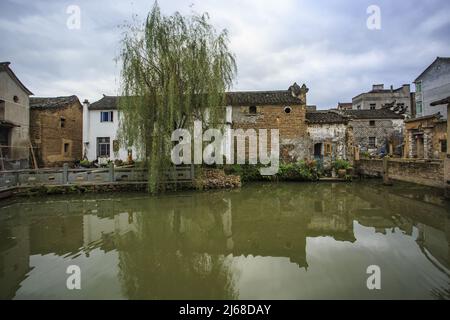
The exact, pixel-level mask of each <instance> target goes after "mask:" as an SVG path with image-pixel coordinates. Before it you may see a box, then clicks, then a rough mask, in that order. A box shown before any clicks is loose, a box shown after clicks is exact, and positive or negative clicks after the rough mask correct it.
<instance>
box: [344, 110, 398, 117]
mask: <svg viewBox="0 0 450 320" xmlns="http://www.w3.org/2000/svg"><path fill="white" fill-rule="evenodd" d="M342 113H343V114H344V115H346V116H349V117H351V118H353V119H404V116H403V115H401V114H398V113H395V112H394V111H392V110H390V109H386V108H383V109H375V110H343V111H342Z"/></svg>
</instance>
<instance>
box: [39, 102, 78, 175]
mask: <svg viewBox="0 0 450 320" xmlns="http://www.w3.org/2000/svg"><path fill="white" fill-rule="evenodd" d="M82 133H83V106H82V105H81V103H80V101H79V100H78V98H77V97H76V96H68V97H51V98H37V97H36V98H31V99H30V139H31V143H32V145H33V147H34V150H35V156H36V158H37V162H38V165H39V166H40V167H41V166H43V167H54V166H61V165H62V164H63V163H74V162H75V161H78V160H81V157H82Z"/></svg>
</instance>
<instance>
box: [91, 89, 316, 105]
mask: <svg viewBox="0 0 450 320" xmlns="http://www.w3.org/2000/svg"><path fill="white" fill-rule="evenodd" d="M292 92H294V93H295V94H297V95H299V94H300V93H301V92H305V93H306V92H308V88H306V86H305V85H303V86H302V87H300V86H299V85H298V84H296V83H294V84H293V85H292V86H290V87H289V89H288V90H276V91H235V92H226V93H225V105H228V106H230V105H231V106H253V105H256V106H264V105H280V104H282V105H300V104H303V103H304V102H303V101H302V100H301V99H300V98H297V97H296V96H294V95H293V93H292ZM118 98H119V97H118V96H105V95H104V96H103V98H101V99H100V100H98V101H96V102H94V103H92V104H91V105H90V106H89V110H115V109H117V102H118Z"/></svg>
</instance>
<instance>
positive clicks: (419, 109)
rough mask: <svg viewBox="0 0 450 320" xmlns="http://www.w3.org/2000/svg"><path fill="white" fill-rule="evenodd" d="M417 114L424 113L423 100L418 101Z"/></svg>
mask: <svg viewBox="0 0 450 320" xmlns="http://www.w3.org/2000/svg"><path fill="white" fill-rule="evenodd" d="M416 114H422V101H416Z"/></svg>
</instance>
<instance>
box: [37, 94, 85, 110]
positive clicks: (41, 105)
mask: <svg viewBox="0 0 450 320" xmlns="http://www.w3.org/2000/svg"><path fill="white" fill-rule="evenodd" d="M77 101H78V102H79V100H78V97H77V96H67V97H32V98H30V108H32V109H56V108H63V107H65V106H67V105H69V104H73V103H75V102H77Z"/></svg>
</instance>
